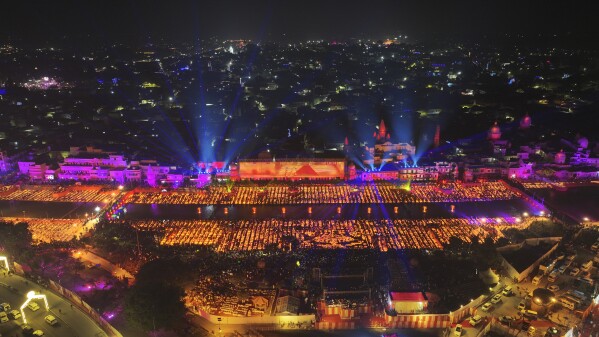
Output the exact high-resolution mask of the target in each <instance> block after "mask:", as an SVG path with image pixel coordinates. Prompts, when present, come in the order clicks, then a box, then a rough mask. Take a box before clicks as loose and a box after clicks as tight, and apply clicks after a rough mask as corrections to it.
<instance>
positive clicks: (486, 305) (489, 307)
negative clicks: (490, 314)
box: [480, 302, 493, 312]
mask: <svg viewBox="0 0 599 337" xmlns="http://www.w3.org/2000/svg"><path fill="white" fill-rule="evenodd" d="M491 307H493V304H491V303H489V302H487V303H485V304H483V306H482V307H481V308H480V309H481V310H482V311H485V312H486V311H489V310H490V309H491Z"/></svg>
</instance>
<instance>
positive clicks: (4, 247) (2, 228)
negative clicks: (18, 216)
mask: <svg viewBox="0 0 599 337" xmlns="http://www.w3.org/2000/svg"><path fill="white" fill-rule="evenodd" d="M31 241H32V239H31V232H30V231H29V227H28V225H27V224H26V223H24V222H20V223H17V224H15V225H13V224H12V223H7V222H0V251H6V252H7V253H8V254H9V255H11V256H14V257H15V258H18V257H19V256H20V255H21V254H23V253H25V252H27V251H28V250H29V248H31Z"/></svg>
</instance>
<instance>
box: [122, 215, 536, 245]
mask: <svg viewBox="0 0 599 337" xmlns="http://www.w3.org/2000/svg"><path fill="white" fill-rule="evenodd" d="M535 219H536V218H535V217H528V218H525V219H524V220H522V219H519V218H474V217H472V218H442V219H427V220H424V219H419V220H417V219H387V220H368V219H362V220H359V219H358V220H355V219H346V220H342V219H331V220H319V219H299V220H291V219H275V218H272V219H264V220H257V219H247V220H236V221H229V220H216V219H206V220H136V221H133V226H134V227H135V228H137V229H139V230H146V231H155V232H158V233H160V235H161V239H160V243H161V244H162V245H166V246H194V245H198V246H212V247H214V248H215V250H216V251H220V252H225V251H252V250H265V249H268V248H269V247H273V248H274V247H276V248H278V249H295V248H297V249H313V248H321V249H341V248H355V249H362V248H368V249H378V250H381V251H387V250H393V249H443V248H444V246H446V245H447V244H449V242H450V239H451V238H452V237H457V238H459V239H460V240H462V241H464V242H466V243H469V242H471V238H472V237H478V238H479V240H484V239H486V238H491V239H492V240H494V241H496V240H497V239H499V238H501V237H503V234H502V232H501V231H502V230H503V229H506V228H513V227H517V228H525V227H526V226H528V225H529V224H530V223H532V222H533V221H534V220H535Z"/></svg>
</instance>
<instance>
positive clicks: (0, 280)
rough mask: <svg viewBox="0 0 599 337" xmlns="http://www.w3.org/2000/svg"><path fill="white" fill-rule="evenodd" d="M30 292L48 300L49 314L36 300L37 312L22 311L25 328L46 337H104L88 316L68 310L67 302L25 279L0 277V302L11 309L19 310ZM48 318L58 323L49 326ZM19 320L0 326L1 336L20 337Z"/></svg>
mask: <svg viewBox="0 0 599 337" xmlns="http://www.w3.org/2000/svg"><path fill="white" fill-rule="evenodd" d="M31 290H34V291H36V292H38V293H41V294H44V295H46V296H47V299H48V304H49V306H50V311H49V312H47V311H46V310H45V308H44V304H43V300H38V301H37V302H38V304H39V306H40V309H39V310H37V311H35V312H33V311H31V310H29V309H28V308H25V309H24V310H25V314H26V316H27V324H28V325H30V326H31V327H32V328H34V329H36V330H37V329H41V330H42V331H44V336H49V337H105V336H106V334H105V333H104V331H103V330H102V329H101V328H100V327H99V326H98V325H97V324H96V323H95V322H94V321H93V320H92V319H91V318H89V317H88V316H86V315H85V314H84V313H83V312H82V311H80V310H79V309H77V308H76V307H71V304H70V302H68V301H67V300H66V299H64V298H62V297H60V296H58V295H56V294H54V293H53V292H51V291H49V290H48V289H45V288H43V287H41V286H39V285H37V284H34V283H32V282H31V281H27V280H26V279H25V278H23V277H20V276H17V275H14V274H13V275H11V276H5V275H4V273H3V272H2V273H0V302H7V303H9V304H10V305H11V307H12V308H13V309H18V308H19V307H20V306H21V305H22V304H23V303H24V302H25V299H26V298H25V296H26V295H25V294H26V293H27V292H29V291H31ZM48 314H51V315H53V316H55V317H56V318H57V319H58V322H59V323H58V324H57V325H55V326H50V325H49V324H47V323H46V322H45V321H44V317H45V316H46V315H48ZM22 324H23V320H22V319H18V320H10V321H9V322H6V323H2V324H0V334H1V335H2V336H7V337H11V336H21V335H22V330H21V327H20V326H21V325H22Z"/></svg>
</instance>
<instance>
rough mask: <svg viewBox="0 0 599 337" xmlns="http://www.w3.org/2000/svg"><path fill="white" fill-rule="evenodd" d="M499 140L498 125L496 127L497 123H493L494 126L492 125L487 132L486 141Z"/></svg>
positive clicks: (499, 131) (499, 130)
mask: <svg viewBox="0 0 599 337" xmlns="http://www.w3.org/2000/svg"><path fill="white" fill-rule="evenodd" d="M500 138H501V129H500V128H499V125H497V122H495V124H493V126H492V127H491V129H490V130H489V135H488V139H489V140H499V139H500Z"/></svg>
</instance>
